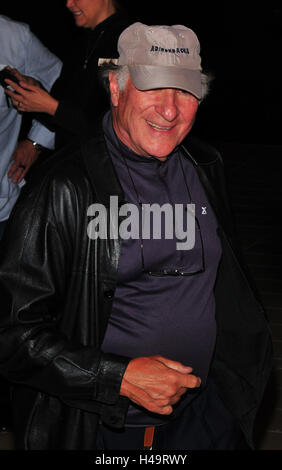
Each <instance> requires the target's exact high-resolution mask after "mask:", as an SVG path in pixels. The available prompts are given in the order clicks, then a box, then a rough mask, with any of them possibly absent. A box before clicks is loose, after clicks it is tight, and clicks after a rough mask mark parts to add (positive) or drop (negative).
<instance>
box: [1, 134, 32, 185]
mask: <svg viewBox="0 0 282 470" xmlns="http://www.w3.org/2000/svg"><path fill="white" fill-rule="evenodd" d="M39 154H40V150H37V149H36V148H34V146H33V145H32V142H31V141H30V140H28V139H25V140H22V141H21V142H19V143H18V146H17V148H16V150H15V151H14V153H13V155H12V157H11V160H13V164H12V165H11V167H10V170H9V173H8V177H9V178H12V181H13V183H20V182H21V181H22V179H23V178H24V176H25V174H26V173H27V171H28V170H29V169H30V167H31V165H32V164H33V163H34V162H35V161H36V160H37V158H38V156H39Z"/></svg>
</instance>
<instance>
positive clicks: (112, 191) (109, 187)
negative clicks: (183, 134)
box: [81, 126, 233, 233]
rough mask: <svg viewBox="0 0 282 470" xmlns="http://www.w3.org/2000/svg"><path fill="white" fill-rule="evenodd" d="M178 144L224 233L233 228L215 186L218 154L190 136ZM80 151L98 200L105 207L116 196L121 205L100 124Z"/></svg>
mask: <svg viewBox="0 0 282 470" xmlns="http://www.w3.org/2000/svg"><path fill="white" fill-rule="evenodd" d="M181 148H182V150H183V152H184V155H185V156H186V158H189V159H190V161H191V162H192V163H193V165H194V167H195V168H196V171H197V173H198V175H199V178H200V181H201V183H202V185H203V187H204V189H205V191H206V193H207V196H208V199H209V201H210V203H211V205H212V207H213V210H214V212H215V214H216V216H217V219H218V223H219V225H221V226H222V228H224V229H225V231H226V232H227V233H230V232H232V231H233V227H232V225H231V223H230V215H229V213H228V209H227V206H226V200H227V194H225V187H224V186H222V185H221V187H220V188H218V187H217V186H218V185H219V184H220V183H222V177H221V175H220V174H218V171H216V172H215V173H214V168H215V167H216V165H215V163H219V162H221V156H220V154H219V153H218V152H217V150H216V149H214V148H213V147H212V146H210V145H208V144H206V143H203V142H202V141H200V140H198V139H196V138H194V137H190V136H189V137H188V138H186V139H185V141H184V142H183V144H182V146H181ZM81 151H82V156H83V160H84V164H85V166H86V168H87V171H88V174H89V177H90V180H91V183H92V186H93V190H94V192H95V194H96V197H97V201H98V202H100V203H101V204H103V205H104V206H105V207H110V197H111V196H118V201H119V205H122V204H123V203H124V202H125V201H124V193H123V189H122V187H121V184H120V182H119V179H118V176H117V174H116V171H115V168H114V165H113V163H112V160H111V158H110V157H109V153H108V150H107V146H106V142H105V138H104V133H103V129H102V126H100V127H99V129H98V131H97V133H96V135H95V137H94V138H92V139H90V140H88V141H86V142H83V143H81ZM212 169H213V170H212ZM218 190H219V191H218ZM222 194H224V196H225V201H223V200H222Z"/></svg>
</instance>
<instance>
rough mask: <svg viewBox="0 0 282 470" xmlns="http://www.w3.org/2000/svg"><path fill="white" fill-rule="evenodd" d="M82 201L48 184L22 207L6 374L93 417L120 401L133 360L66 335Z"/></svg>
mask: <svg viewBox="0 0 282 470" xmlns="http://www.w3.org/2000/svg"><path fill="white" fill-rule="evenodd" d="M45 179H46V178H45ZM76 201H77V195H76V194H75V190H74V189H73V187H72V185H71V184H65V185H64V186H62V183H61V182H59V183H56V184H50V183H49V184H48V183H44V184H41V186H40V187H39V188H37V190H36V191H29V190H28V189H27V188H24V190H23V192H22V194H21V197H20V199H19V200H18V203H17V205H16V206H15V210H14V213H13V216H12V217H11V218H10V220H9V223H8V227H7V231H6V233H5V236H4V239H3V245H2V250H1V262H0V302H1V314H0V373H1V374H2V375H3V376H5V377H6V378H7V379H8V380H10V381H12V382H16V383H19V384H24V385H26V386H29V387H32V388H35V389H37V390H40V391H42V392H45V393H47V394H50V395H55V396H58V397H60V398H61V399H62V400H64V401H66V402H71V403H72V406H74V405H75V403H76V402H77V404H79V405H77V406H78V407H79V408H80V407H83V408H84V409H88V408H89V409H91V410H92V408H93V406H92V405H91V403H92V404H93V401H97V402H101V403H102V404H114V403H116V402H117V401H118V399H119V390H120V384H121V380H122V377H123V374H124V371H125V369H126V366H127V364H128V361H129V359H127V358H125V357H122V356H117V355H111V354H104V353H102V352H101V351H100V350H99V349H96V348H95V347H92V346H89V347H87V346H84V345H83V344H80V343H79V342H76V341H74V340H70V339H69V337H68V336H70V335H66V334H64V331H70V328H69V329H68V327H67V328H65V325H63V326H62V323H63V322H66V321H68V319H67V320H66V318H67V314H66V312H64V316H63V310H65V308H66V307H65V305H64V298H65V294H66V292H67V290H68V280H69V278H70V276H71V269H72V268H71V265H72V257H73V239H72V234H73V232H74V225H73V218H74V217H75V216H74V214H76V212H77V205H76V204H77V202H76ZM69 322H74V323H75V319H74V318H73V316H72V317H70V318H69ZM72 328H73V329H74V330H75V326H72ZM85 334H87V333H85Z"/></svg>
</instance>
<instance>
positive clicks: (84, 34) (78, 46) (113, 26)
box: [37, 13, 130, 149]
mask: <svg viewBox="0 0 282 470" xmlns="http://www.w3.org/2000/svg"><path fill="white" fill-rule="evenodd" d="M129 24H130V21H129V19H128V18H127V16H126V15H125V14H124V13H115V14H114V15H112V16H110V17H109V18H107V19H106V20H104V21H103V22H102V23H99V24H98V25H97V26H96V27H95V28H94V29H86V30H85V29H83V28H80V31H78V34H77V37H76V38H75V41H74V44H73V46H72V47H70V48H69V55H68V56H67V58H66V60H64V62H63V68H62V71H61V74H60V77H59V78H58V79H57V80H56V82H55V83H54V85H53V87H52V89H51V91H50V94H51V95H52V96H54V98H56V99H57V100H58V101H59V106H58V108H57V111H56V114H55V116H53V117H51V116H48V117H46V115H41V116H40V114H37V118H38V119H39V120H41V121H42V122H43V123H44V124H46V125H47V126H48V127H50V128H51V129H53V130H55V131H56V139H55V147H56V149H58V148H60V147H62V146H64V145H65V144H68V143H69V142H70V141H71V140H74V139H75V138H76V137H82V136H87V135H89V136H90V135H92V134H93V126H94V125H95V123H96V122H97V118H99V117H100V116H101V115H102V114H103V113H104V111H105V110H106V109H107V108H109V106H110V102H109V97H108V96H107V92H106V90H105V89H104V88H103V86H102V84H101V82H100V79H99V78H98V59H99V58H117V57H118V52H117V42H118V38H119V36H120V34H121V32H122V31H123V30H124V29H125V28H126V27H127V26H129ZM86 60H87V61H88V62H87V66H86V67H85V61H86Z"/></svg>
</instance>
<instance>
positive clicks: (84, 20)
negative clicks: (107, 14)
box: [66, 0, 105, 28]
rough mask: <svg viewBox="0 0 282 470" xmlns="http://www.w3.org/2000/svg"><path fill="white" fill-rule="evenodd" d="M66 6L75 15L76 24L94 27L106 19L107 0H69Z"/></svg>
mask: <svg viewBox="0 0 282 470" xmlns="http://www.w3.org/2000/svg"><path fill="white" fill-rule="evenodd" d="M66 6H67V8H68V9H69V10H70V12H71V13H72V14H73V16H74V19H75V23H76V26H79V27H83V28H94V27H95V26H96V25H97V24H98V23H99V22H100V21H103V19H104V16H103V15H104V11H105V0H67V3H66Z"/></svg>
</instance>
